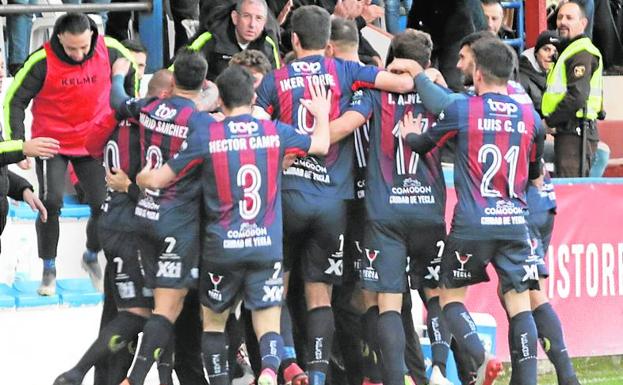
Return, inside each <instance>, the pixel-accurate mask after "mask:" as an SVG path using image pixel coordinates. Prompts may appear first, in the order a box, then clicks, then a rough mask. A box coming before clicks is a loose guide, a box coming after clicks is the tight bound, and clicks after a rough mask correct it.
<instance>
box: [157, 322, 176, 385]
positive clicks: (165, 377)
mask: <svg viewBox="0 0 623 385" xmlns="http://www.w3.org/2000/svg"><path fill="white" fill-rule="evenodd" d="M174 363H175V333H174V334H171V338H169V344H168V345H167V347H166V348H165V349H164V351H163V352H162V354H161V355H160V358H159V359H158V378H159V379H160V385H173V366H174Z"/></svg>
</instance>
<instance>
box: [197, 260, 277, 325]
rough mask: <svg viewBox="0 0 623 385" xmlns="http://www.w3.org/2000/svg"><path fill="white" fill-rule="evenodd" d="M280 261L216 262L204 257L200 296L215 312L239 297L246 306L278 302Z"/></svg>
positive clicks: (253, 306) (231, 303) (275, 303)
mask: <svg viewBox="0 0 623 385" xmlns="http://www.w3.org/2000/svg"><path fill="white" fill-rule="evenodd" d="M283 290H284V288H283V269H282V262H280V261H277V262H268V261H262V262H243V263H232V262H215V261H214V260H207V259H203V260H202V262H201V279H200V280H199V299H200V301H201V303H202V304H203V305H204V306H206V307H208V308H209V309H210V310H212V311H214V312H215V313H222V312H223V311H225V310H227V309H229V308H231V307H232V306H234V304H235V303H236V300H237V299H238V298H241V299H242V300H244V306H245V307H246V308H247V309H249V310H261V309H266V308H269V307H273V306H281V303H282V297H283Z"/></svg>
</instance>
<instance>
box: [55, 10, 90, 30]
mask: <svg viewBox="0 0 623 385" xmlns="http://www.w3.org/2000/svg"><path fill="white" fill-rule="evenodd" d="M90 29H91V19H89V17H88V16H87V15H85V14H84V13H74V12H71V13H66V14H64V15H62V16H61V17H59V18H58V19H56V23H54V34H56V35H60V34H62V33H65V32H67V33H71V34H72V35H79V34H81V33H83V32H84V31H88V30H90Z"/></svg>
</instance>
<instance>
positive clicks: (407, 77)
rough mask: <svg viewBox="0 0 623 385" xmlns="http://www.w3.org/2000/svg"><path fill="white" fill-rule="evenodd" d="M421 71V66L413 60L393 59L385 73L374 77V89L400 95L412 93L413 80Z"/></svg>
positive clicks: (382, 72)
mask: <svg viewBox="0 0 623 385" xmlns="http://www.w3.org/2000/svg"><path fill="white" fill-rule="evenodd" d="M422 71H424V70H423V69H422V66H421V65H419V64H418V62H416V61H415V60H409V59H394V61H392V63H391V64H390V65H389V66H388V67H387V71H381V72H379V74H378V75H377V76H376V79H375V81H374V88H377V89H379V90H383V91H389V92H397V93H400V94H404V93H407V92H410V91H413V78H414V77H415V76H416V75H418V74H419V73H421V72H422Z"/></svg>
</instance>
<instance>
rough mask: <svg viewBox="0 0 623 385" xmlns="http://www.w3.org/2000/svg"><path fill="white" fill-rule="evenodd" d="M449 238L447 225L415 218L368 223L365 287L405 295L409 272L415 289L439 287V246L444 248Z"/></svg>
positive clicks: (363, 281) (362, 263)
mask: <svg viewBox="0 0 623 385" xmlns="http://www.w3.org/2000/svg"><path fill="white" fill-rule="evenodd" d="M445 237H446V232H445V225H444V224H443V223H439V224H431V223H423V222H422V221H419V220H417V219H412V218H409V219H407V218H397V219H392V220H387V221H379V220H376V221H367V222H366V227H365V234H364V242H363V246H364V247H363V255H364V257H365V258H364V259H363V260H362V261H361V264H360V267H361V269H360V275H361V282H362V287H363V288H364V289H367V290H370V291H374V292H379V293H403V292H405V291H406V290H407V272H408V271H409V275H410V276H411V281H412V283H411V286H412V287H416V288H421V287H430V288H435V287H438V282H439V274H438V271H439V262H440V258H439V257H438V255H439V247H440V242H441V247H443V241H444V239H445ZM408 260H409V262H408V263H407V261H408Z"/></svg>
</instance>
